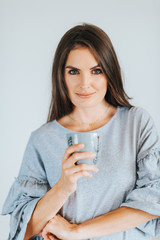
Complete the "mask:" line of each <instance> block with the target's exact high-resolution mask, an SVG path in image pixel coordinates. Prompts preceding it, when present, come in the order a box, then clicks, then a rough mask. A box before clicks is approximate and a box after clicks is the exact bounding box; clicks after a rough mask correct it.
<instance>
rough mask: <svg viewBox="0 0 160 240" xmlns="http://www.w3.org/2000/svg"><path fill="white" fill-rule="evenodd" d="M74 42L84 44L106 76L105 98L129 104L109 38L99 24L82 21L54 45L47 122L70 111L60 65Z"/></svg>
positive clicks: (114, 103)
mask: <svg viewBox="0 0 160 240" xmlns="http://www.w3.org/2000/svg"><path fill="white" fill-rule="evenodd" d="M78 45H80V46H84V47H87V48H88V49H89V50H90V51H91V52H92V53H93V55H94V56H95V58H96V59H97V62H98V64H99V65H100V66H101V67H102V69H103V72H104V74H105V75H106V77H107V80H108V88H107V92H106V95H105V99H106V101H107V102H108V103H110V104H111V105H113V106H125V107H129V108H131V107H132V105H131V104H130V103H129V101H128V100H129V99H130V98H129V97H128V96H127V94H126V93H125V91H124V88H123V82H122V77H121V69H120V66H119V62H118V59H117V56H116V53H115V51H114V48H113V45H112V43H111V40H110V39H109V37H108V36H107V34H106V33H105V32H104V31H103V30H102V29H100V28H99V27H97V26H95V25H91V24H86V23H84V24H82V25H77V26H75V27H73V28H71V29H70V30H68V31H67V32H66V33H65V34H64V36H63V37H62V39H61V40H60V42H59V44H58V47H57V49H56V52H55V56H54V61H53V68H52V99H51V104H50V108H49V113H48V119H47V122H50V121H52V120H55V119H56V120H58V119H60V118H61V117H63V116H65V115H67V114H69V113H71V112H72V111H73V104H72V102H71V101H70V99H69V97H68V92H67V87H66V84H65V81H64V67H65V63H66V60H67V57H68V54H69V52H70V51H71V50H72V49H73V48H75V47H76V46H78Z"/></svg>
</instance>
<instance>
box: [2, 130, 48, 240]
mask: <svg viewBox="0 0 160 240" xmlns="http://www.w3.org/2000/svg"><path fill="white" fill-rule="evenodd" d="M49 189H50V186H49V183H48V181H47V178H46V174H45V169H44V165H43V162H42V159H41V156H40V153H39V151H38V150H37V147H36V144H35V142H34V136H33V134H32V135H31V137H30V139H29V142H28V144H27V147H26V150H25V153H24V157H23V161H22V165H21V169H20V172H19V176H18V177H17V178H16V179H15V181H14V183H13V185H12V186H11V189H10V191H9V193H8V196H7V199H6V201H5V203H4V205H3V209H2V214H3V215H6V214H10V233H9V238H8V239H9V240H13V239H14V240H22V239H24V236H25V232H26V227H27V224H28V222H29V220H30V218H31V215H32V213H33V211H34V208H35V206H36V204H37V202H38V201H39V200H40V198H42V197H43V196H44V195H45V194H46V192H47V191H48V190H49ZM39 239H40V238H39Z"/></svg>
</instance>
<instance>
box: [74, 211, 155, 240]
mask: <svg viewBox="0 0 160 240" xmlns="http://www.w3.org/2000/svg"><path fill="white" fill-rule="evenodd" d="M157 217H158V216H154V215H151V214H149V213H147V212H144V211H141V210H138V209H133V208H128V207H120V208H118V209H116V210H114V211H111V212H109V213H107V214H104V215H102V216H99V217H96V218H94V219H91V220H89V221H86V222H84V223H82V224H80V225H78V226H77V229H76V231H77V232H78V236H79V238H78V239H86V238H93V237H94V238H96V237H101V236H105V235H110V234H114V233H118V232H123V231H126V230H129V229H131V228H134V227H137V226H138V225H141V224H143V223H145V222H147V221H149V220H151V219H154V218H157Z"/></svg>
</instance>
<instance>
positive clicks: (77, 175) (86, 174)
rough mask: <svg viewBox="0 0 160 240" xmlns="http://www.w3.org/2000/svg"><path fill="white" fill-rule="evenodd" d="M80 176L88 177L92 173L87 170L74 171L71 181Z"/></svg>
mask: <svg viewBox="0 0 160 240" xmlns="http://www.w3.org/2000/svg"><path fill="white" fill-rule="evenodd" d="M81 177H89V178H91V177H92V174H91V173H89V172H87V171H80V172H78V173H75V174H74V175H73V176H72V178H73V181H74V182H76V181H77V180H78V179H79V178H81Z"/></svg>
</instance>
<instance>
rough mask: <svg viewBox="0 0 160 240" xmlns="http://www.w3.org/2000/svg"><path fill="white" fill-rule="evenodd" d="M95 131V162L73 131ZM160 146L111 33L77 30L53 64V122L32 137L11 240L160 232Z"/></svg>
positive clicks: (9, 205)
mask: <svg viewBox="0 0 160 240" xmlns="http://www.w3.org/2000/svg"><path fill="white" fill-rule="evenodd" d="M88 131H91V132H92V131H93V132H94V131H96V132H98V133H99V134H100V138H101V150H100V155H99V160H98V162H97V165H96V166H91V165H88V164H79V165H76V164H75V163H76V162H77V161H78V160H79V159H84V158H94V154H93V153H90V152H77V151H78V150H80V149H83V147H84V145H83V143H82V144H77V145H73V146H70V147H67V142H66V134H67V133H70V132H88ZM159 157H160V144H159V136H158V134H157V130H156V128H155V126H154V122H153V120H152V118H151V117H150V115H149V114H148V113H147V112H146V111H145V110H143V109H141V108H138V107H133V106H132V105H131V104H130V103H129V97H128V96H127V94H126V93H125V91H124V89H123V84H122V79H121V70H120V66H119V63H118V60H117V57H116V54H115V51H114V49H113V46H112V43H111V41H110V39H109V37H108V36H107V35H106V33H104V32H103V30H101V29H99V28H98V27H96V26H94V25H89V24H83V25H78V26H75V27H73V28H72V29H70V30H69V31H68V32H67V33H66V34H65V35H64V36H63V37H62V39H61V41H60V43H59V45H58V47H57V50H56V53H55V58H54V62H53V71H52V100H51V105H50V110H49V116H48V122H47V123H46V124H44V125H43V126H41V127H40V128H39V129H37V130H36V131H34V132H32V134H31V137H30V139H29V142H28V145H27V147H26V151H25V154H24V158H23V162H22V165H21V169H20V172H19V176H18V178H17V179H16V180H15V182H14V184H13V186H12V188H11V190H10V192H9V195H8V198H7V200H6V202H5V204H4V207H3V214H8V213H9V214H11V231H10V235H9V239H18V240H19V239H20V240H21V239H31V238H32V237H33V238H32V239H34V240H36V239H37V240H38V239H43V238H44V239H45V240H52V239H66V240H72V239H74V240H75V239H104V240H107V239H109V240H124V239H125V240H132V239H133V240H143V239H151V238H152V236H159V235H160V218H159V216H160V190H159V189H160V188H159V187H160V163H159Z"/></svg>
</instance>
